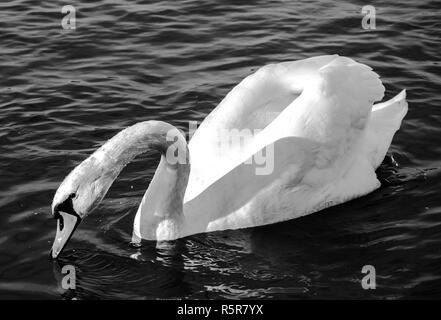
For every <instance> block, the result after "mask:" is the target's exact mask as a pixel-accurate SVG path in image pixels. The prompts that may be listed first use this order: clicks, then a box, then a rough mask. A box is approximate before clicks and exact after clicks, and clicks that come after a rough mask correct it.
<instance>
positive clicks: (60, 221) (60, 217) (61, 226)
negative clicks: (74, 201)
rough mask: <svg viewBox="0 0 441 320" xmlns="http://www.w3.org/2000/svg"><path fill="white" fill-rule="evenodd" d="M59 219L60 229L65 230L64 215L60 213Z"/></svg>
mask: <svg viewBox="0 0 441 320" xmlns="http://www.w3.org/2000/svg"><path fill="white" fill-rule="evenodd" d="M58 216H59V217H58V221H59V226H60V231H63V229H64V219H63V216H62V215H60V214H58Z"/></svg>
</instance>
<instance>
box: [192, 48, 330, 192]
mask: <svg viewBox="0 0 441 320" xmlns="http://www.w3.org/2000/svg"><path fill="white" fill-rule="evenodd" d="M336 57H337V55H328V56H319V57H314V58H309V59H305V60H301V61H293V62H282V63H278V64H271V65H267V66H265V67H262V68H260V69H259V70H258V71H257V72H255V73H254V74H252V75H250V76H248V77H246V78H245V79H244V80H243V81H242V82H240V83H239V84H238V85H237V86H236V87H235V88H233V89H232V90H231V92H229V93H228V95H227V96H226V97H225V98H224V99H223V100H222V102H221V103H220V104H219V105H218V106H217V107H216V108H215V109H214V110H213V111H212V112H211V113H210V114H209V115H208V116H207V117H206V118H205V120H204V121H203V122H202V123H201V125H200V126H199V128H198V130H197V131H196V132H195V134H194V135H193V137H192V138H191V140H190V143H189V149H190V154H191V161H192V170H191V174H190V180H189V187H188V188H187V192H186V199H190V198H192V197H193V196H195V195H196V194H198V193H199V192H200V191H202V190H203V189H204V188H205V187H207V186H208V185H209V183H211V182H212V181H214V180H215V179H216V178H218V177H219V176H221V175H222V174H223V172H224V171H225V168H226V167H228V168H231V167H232V166H234V165H235V164H234V163H231V165H225V163H226V162H228V161H230V160H229V158H231V156H232V154H233V153H235V152H237V150H236V146H234V145H231V146H230V147H228V145H226V144H225V143H224V144H222V143H223V141H222V139H223V138H224V137H225V135H226V134H228V133H230V132H231V131H232V130H236V131H239V135H240V134H248V133H250V134H255V133H256V130H260V129H263V128H264V127H265V126H267V125H268V124H269V123H270V122H271V121H273V120H274V119H275V118H276V117H277V116H278V115H279V114H280V112H281V111H282V110H283V109H284V108H285V107H286V106H288V105H289V104H290V103H291V102H292V101H293V100H295V99H296V98H297V97H298V95H299V94H300V93H301V91H302V90H303V87H304V84H305V83H307V82H308V81H307V79H309V78H310V77H312V76H313V75H314V74H316V73H317V71H318V70H319V69H320V68H321V67H323V66H324V65H326V64H328V63H329V62H331V61H332V60H334V59H335V58H336ZM250 155H251V154H250ZM232 158H235V157H234V156H233V157H232ZM219 174H220V175H219Z"/></svg>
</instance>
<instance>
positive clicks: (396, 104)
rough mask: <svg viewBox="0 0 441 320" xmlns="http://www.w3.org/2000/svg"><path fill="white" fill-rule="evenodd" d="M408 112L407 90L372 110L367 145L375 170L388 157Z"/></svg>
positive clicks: (367, 132)
mask: <svg viewBox="0 0 441 320" xmlns="http://www.w3.org/2000/svg"><path fill="white" fill-rule="evenodd" d="M407 110H408V105H407V101H406V90H403V91H401V92H400V93H399V94H397V95H396V96H395V97H393V98H392V99H390V100H388V101H386V102H382V103H378V104H376V105H374V107H373V108H372V113H371V118H370V120H369V124H368V126H367V128H366V144H365V145H366V152H367V156H368V159H369V160H370V162H371V163H372V165H373V167H374V168H377V167H378V166H379V165H380V164H381V162H382V161H383V159H384V157H385V156H386V153H387V150H388V149H389V146H390V144H391V142H392V138H393V137H394V134H395V132H396V131H397V130H398V129H399V128H400V126H401V122H402V120H403V118H404V116H405V115H406V114H407Z"/></svg>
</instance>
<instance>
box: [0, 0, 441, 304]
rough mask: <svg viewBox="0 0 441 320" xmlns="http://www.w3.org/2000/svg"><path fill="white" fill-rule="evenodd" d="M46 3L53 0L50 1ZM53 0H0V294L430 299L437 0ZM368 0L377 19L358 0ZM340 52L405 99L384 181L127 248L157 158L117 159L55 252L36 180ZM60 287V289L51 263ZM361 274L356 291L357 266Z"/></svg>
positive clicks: (48, 187)
mask: <svg viewBox="0 0 441 320" xmlns="http://www.w3.org/2000/svg"><path fill="white" fill-rule="evenodd" d="M63 4H65V3H64V2H63ZM72 4H74V5H75V6H76V8H77V29H76V30H75V31H72V30H71V31H68V30H63V29H62V28H61V25H60V22H61V19H62V16H63V15H62V14H61V12H60V11H61V3H60V2H59V1H44V2H42V1H24V0H15V1H8V2H2V3H1V4H0V71H1V72H0V75H1V77H0V110H1V118H0V182H1V183H0V298H51V299H52V298H55V299H58V298H61V297H65V298H70V297H73V296H76V297H77V298H79V299H87V298H141V299H143V298H147V299H149V298H174V297H189V298H248V297H252V298H299V299H303V298H362V299H370V298H387V299H396V298H441V196H440V185H441V161H440V159H441V127H440V122H441V98H440V89H441V88H440V81H441V65H440V52H441V45H440V40H441V39H440V38H441V36H440V35H441V32H440V31H441V22H440V16H441V10H440V6H441V3H440V2H439V1H438V2H437V1H429V0H425V1H414V3H413V4H411V3H410V2H409V1H385V0H382V1H369V3H365V2H364V1H362V2H357V3H354V2H352V3H350V2H349V1H348V2H346V1H338V2H332V3H331V2H330V3H328V4H324V3H321V2H320V1H293V0H285V1H282V0H279V1H263V0H262V1H236V0H235V1H233V0H229V1H217V2H216V1H195V0H188V1H179V2H177V1H176V2H175V1H160V2H151V1H141V0H136V1H124V0H101V1H85V0H83V1H74V3H72ZM365 4H373V5H375V6H376V9H377V21H376V27H377V29H376V30H371V31H368V30H363V29H362V28H361V19H362V15H361V7H362V6H363V5H365ZM328 53H339V54H341V55H347V56H349V57H352V58H354V59H356V60H358V61H360V62H364V63H367V64H368V65H370V66H372V67H373V68H374V69H375V70H376V71H377V72H378V73H379V74H380V75H381V76H382V80H383V82H384V84H385V87H386V89H387V94H386V98H390V97H392V96H393V95H395V94H397V93H398V92H399V91H400V90H401V89H404V88H405V89H407V90H408V102H409V113H408V115H407V117H406V118H405V121H404V123H403V125H402V128H401V130H400V131H399V132H398V134H397V135H396V136H395V138H394V141H393V144H392V146H391V148H390V150H389V153H388V156H387V158H386V159H385V161H384V163H383V164H382V166H381V168H380V169H379V170H378V175H379V176H380V179H381V181H382V182H383V187H382V188H381V189H379V190H378V191H376V192H374V193H372V194H370V195H368V196H366V197H364V198H361V199H358V200H355V201H352V202H350V203H347V204H344V205H341V206H338V207H334V208H331V209H328V210H325V211H322V212H320V213H316V214H313V215H310V216H307V217H304V218H301V219H297V220H292V221H289V222H285V223H280V224H276V225H271V226H265V227H258V228H252V229H246V230H240V231H228V232H217V233H209V234H203V235H196V236H191V237H188V238H185V239H181V240H179V241H175V242H173V243H170V244H169V245H168V247H162V248H156V247H155V244H154V243H148V242H146V243H144V244H143V246H142V248H134V247H131V246H130V239H131V232H132V222H133V218H134V214H135V212H136V209H137V205H138V203H139V201H140V198H141V196H142V195H143V193H144V190H145V189H146V188H147V186H148V183H149V181H150V179H151V178H152V175H153V173H154V171H155V168H156V165H157V162H158V156H157V155H156V154H153V153H152V154H147V155H145V156H142V157H140V158H138V159H137V160H136V161H135V162H134V163H132V164H130V165H129V166H128V167H127V168H126V170H125V171H124V172H123V174H122V176H120V179H119V180H117V182H116V183H115V184H114V185H113V186H112V188H111V190H110V192H109V194H108V196H107V198H106V199H105V201H104V202H103V203H102V205H101V206H100V208H99V209H98V210H96V211H95V212H94V213H93V214H92V215H91V216H89V217H88V219H86V220H85V221H84V222H83V224H82V225H81V226H80V228H79V229H78V230H77V232H76V234H75V235H74V237H73V239H72V241H71V242H70V244H69V246H68V248H67V250H66V251H65V253H64V254H63V255H62V258H61V259H60V261H59V263H58V264H57V263H52V262H51V261H50V260H49V257H48V256H49V249H50V247H51V243H52V240H53V237H54V234H55V221H54V220H53V219H52V218H51V215H50V207H49V206H50V203H51V200H52V197H53V194H54V192H55V190H56V188H57V187H58V185H59V183H60V182H61V181H62V179H63V178H64V176H65V175H66V174H67V173H68V172H69V171H70V170H71V169H72V168H73V167H74V166H75V165H76V164H78V163H79V162H80V161H82V160H83V159H85V158H86V156H87V155H88V154H90V153H91V152H92V151H93V150H94V149H95V148H97V147H98V146H99V145H100V144H101V143H103V142H104V141H105V140H107V139H108V138H109V137H111V136H112V135H113V134H115V133H116V132H118V131H119V130H121V129H122V128H124V127H126V126H128V125H131V124H133V123H135V122H138V121H144V120H150V119H157V120H163V121H167V122H170V123H172V124H174V125H176V126H178V127H180V128H182V129H184V130H185V129H187V122H188V121H189V120H198V121H201V120H203V119H204V117H205V116H206V115H207V113H208V112H210V110H212V109H213V108H214V107H215V106H216V105H217V104H218V103H219V102H220V100H221V99H222V98H223V97H224V96H225V95H226V93H227V92H228V91H229V90H230V89H231V88H232V87H233V86H234V85H235V84H236V83H238V82H239V81H240V80H241V79H242V78H244V77H245V76H246V75H248V74H249V73H250V72H252V71H254V70H255V69H256V68H258V67H260V66H262V65H265V64H267V63H272V62H279V61H287V60H297V59H302V58H306V57H310V56H315V55H320V54H328ZM65 264H71V265H74V266H75V267H76V270H77V276H78V281H77V289H76V290H75V292H68V293H66V292H64V290H62V289H61V287H60V269H59V268H60V267H61V266H63V265H65ZM368 264H369V265H373V266H375V268H376V272H377V289H376V290H369V291H366V290H363V289H362V288H361V285H360V281H361V279H362V277H363V276H364V275H363V274H362V273H361V269H362V267H363V266H364V265H368Z"/></svg>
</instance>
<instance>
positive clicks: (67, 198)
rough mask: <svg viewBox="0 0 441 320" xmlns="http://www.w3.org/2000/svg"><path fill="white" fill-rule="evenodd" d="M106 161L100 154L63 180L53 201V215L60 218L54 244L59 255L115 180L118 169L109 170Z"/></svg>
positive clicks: (54, 256)
mask: <svg viewBox="0 0 441 320" xmlns="http://www.w3.org/2000/svg"><path fill="white" fill-rule="evenodd" d="M105 166H106V161H100V159H99V158H98V157H97V155H93V156H92V157H89V158H88V159H86V160H85V161H83V162H82V163H81V164H80V165H79V166H77V167H76V168H75V169H74V170H73V171H72V172H71V173H70V174H69V175H68V176H67V177H66V178H65V179H64V181H63V182H62V183H61V185H60V187H59V188H58V190H57V191H56V193H55V196H54V199H53V201H52V214H53V216H54V218H55V219H57V232H56V236H55V240H54V244H53V246H52V253H51V254H52V257H53V258H56V257H57V256H58V255H59V254H60V253H61V251H62V250H63V248H64V247H65V246H66V244H67V242H68V241H69V239H70V238H71V236H72V234H73V233H74V231H75V229H76V228H77V227H78V225H79V224H80V222H81V220H82V219H83V218H84V217H86V216H87V215H88V214H89V213H90V212H92V211H93V210H94V209H95V208H96V207H97V206H98V205H99V204H100V202H101V201H102V199H103V198H104V196H105V195H106V193H107V190H108V189H109V187H110V186H111V184H112V182H113V180H115V178H116V177H115V172H114V171H113V170H106V168H105Z"/></svg>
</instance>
